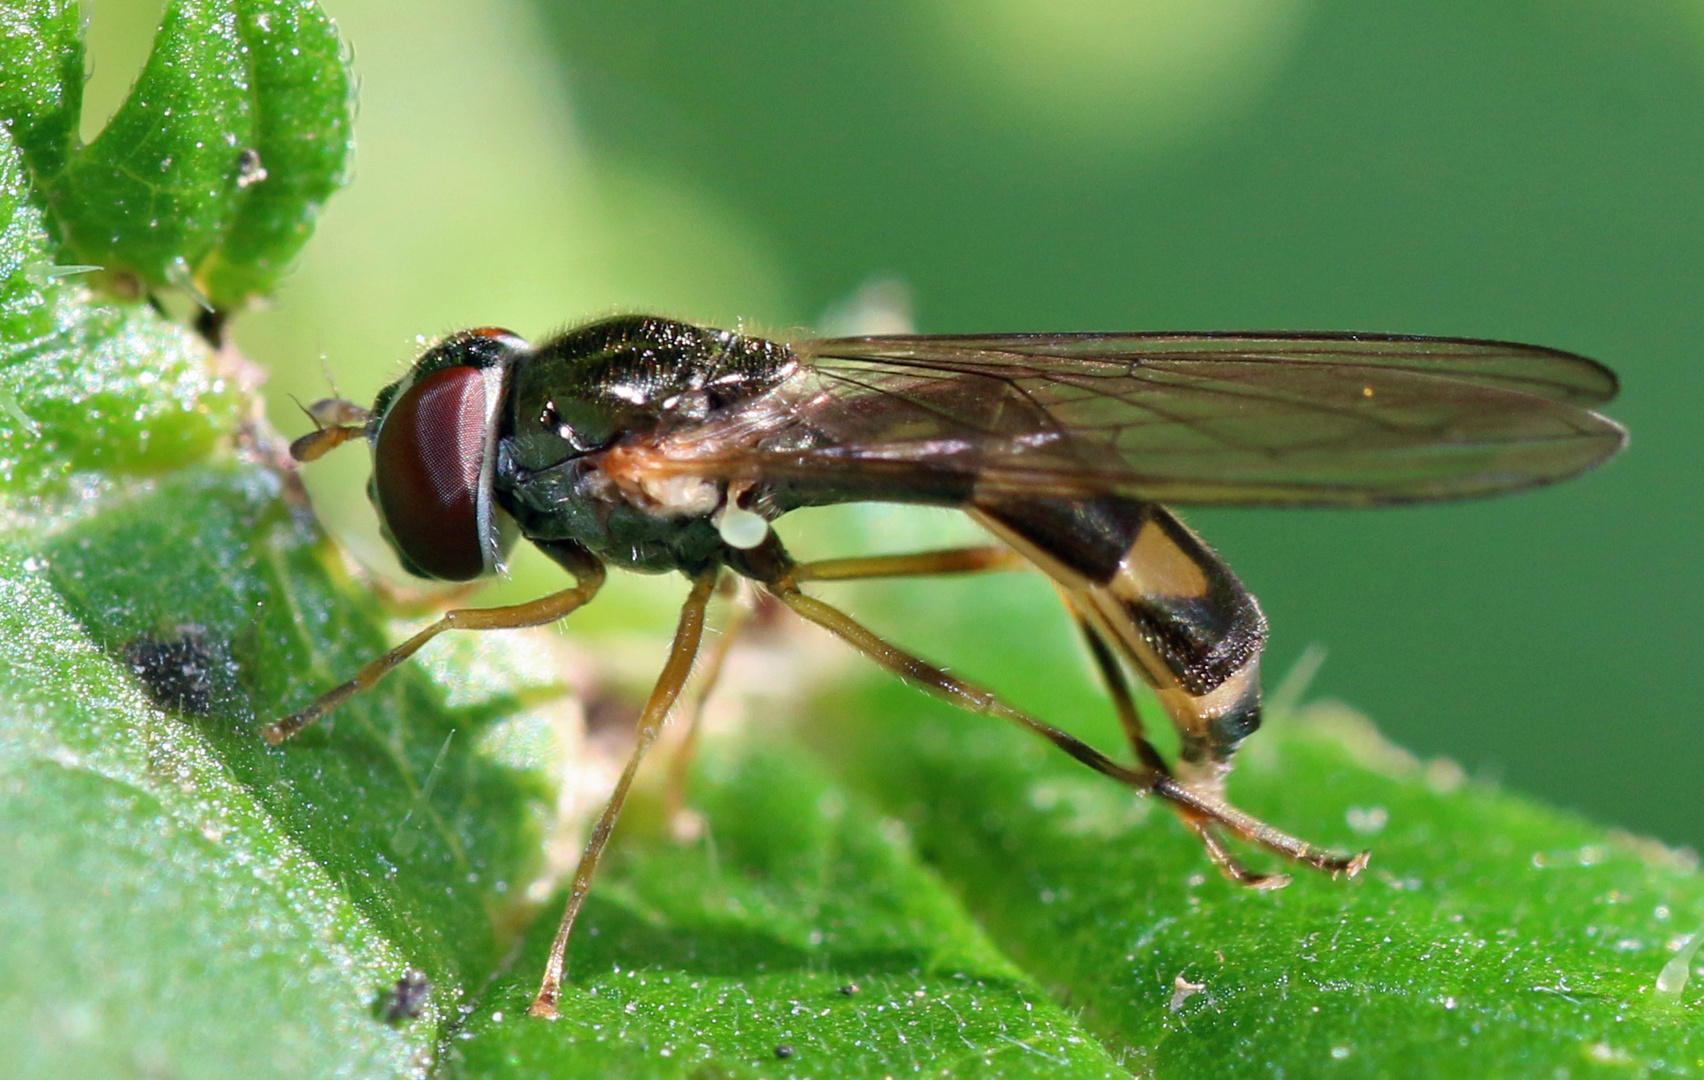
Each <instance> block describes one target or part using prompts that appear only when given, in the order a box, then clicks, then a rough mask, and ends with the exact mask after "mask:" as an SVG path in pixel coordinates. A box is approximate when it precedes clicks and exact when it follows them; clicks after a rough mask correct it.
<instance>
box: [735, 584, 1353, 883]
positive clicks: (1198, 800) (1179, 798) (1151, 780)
mask: <svg viewBox="0 0 1704 1080" xmlns="http://www.w3.org/2000/svg"><path fill="white" fill-rule="evenodd" d="M772 554H780V553H778V552H777V553H772ZM780 558H781V559H783V560H784V558H785V556H784V554H780ZM755 568H756V567H754V569H755ZM770 569H772V573H770V574H767V575H765V576H764V577H763V578H761V579H760V580H762V581H763V584H764V587H765V588H766V589H768V590H769V591H770V592H771V593H773V594H774V595H775V597H776V598H777V599H779V600H780V601H781V602H782V603H783V604H785V605H786V606H787V607H788V608H789V609H791V610H792V611H793V612H795V613H796V614H798V615H801V616H803V617H804V618H805V619H807V620H809V621H811V622H814V623H816V624H817V625H818V626H821V627H822V628H823V629H825V630H828V631H829V632H831V633H833V634H835V635H836V636H837V637H839V638H841V639H842V640H843V641H845V642H847V643H848V644H849V645H851V646H852V647H854V648H856V649H857V650H858V651H859V652H861V653H863V654H864V655H865V656H868V657H869V658H870V659H872V660H874V661H875V662H876V663H878V664H880V665H881V666H883V667H885V668H887V669H888V670H889V671H891V672H893V673H894V674H896V675H898V676H899V677H900V678H902V679H904V680H905V681H907V682H909V683H912V684H913V685H916V686H919V687H921V688H922V689H924V690H927V691H928V692H929V693H931V694H934V695H935V696H936V697H939V698H942V699H944V700H946V701H948V702H951V703H952V704H954V705H957V706H958V707H959V708H961V709H965V710H967V711H969V712H973V713H976V714H978V715H981V716H989V717H994V718H996V719H1000V720H1005V721H1007V722H1009V723H1011V724H1014V725H1016V726H1018V727H1020V728H1023V729H1024V730H1026V731H1029V732H1031V733H1033V734H1035V735H1039V736H1041V737H1042V738H1044V739H1046V740H1047V741H1049V742H1051V743H1052V744H1053V745H1054V746H1057V747H1058V748H1059V749H1061V750H1063V751H1065V752H1066V753H1067V754H1069V755H1071V756H1072V757H1073V758H1075V759H1077V760H1078V761H1080V762H1082V763H1083V764H1084V765H1087V766H1088V767H1089V768H1091V769H1093V770H1095V771H1096V772H1098V773H1101V774H1102V775H1104V776H1108V777H1111V778H1112V779H1114V780H1117V781H1119V782H1120V783H1122V784H1124V785H1126V786H1127V787H1130V788H1132V789H1133V790H1135V791H1138V792H1142V793H1146V792H1150V791H1151V792H1153V793H1154V794H1156V795H1159V796H1160V797H1161V798H1163V799H1165V800H1167V801H1168V802H1170V803H1173V804H1174V805H1176V806H1177V807H1178V808H1179V809H1180V810H1181V811H1185V812H1187V813H1188V814H1190V815H1191V816H1193V817H1198V818H1201V819H1204V820H1207V821H1210V822H1212V823H1214V824H1216V825H1218V826H1220V827H1223V828H1224V829H1225V830H1226V831H1227V832H1229V833H1231V834H1232V835H1235V836H1238V837H1240V838H1242V839H1244V840H1247V841H1249V842H1251V843H1254V844H1257V845H1259V846H1261V847H1264V848H1266V849H1267V850H1269V851H1271V852H1273V853H1275V854H1278V855H1282V856H1283V857H1285V858H1288V859H1292V860H1294V861H1296V862H1300V863H1304V864H1306V865H1308V866H1312V867H1314V868H1316V869H1319V870H1323V871H1326V872H1328V873H1349V874H1354V873H1356V872H1358V871H1359V870H1360V869H1361V867H1362V866H1363V865H1364V864H1365V862H1366V855H1365V853H1362V854H1361V855H1356V856H1345V855H1339V854H1337V853H1336V852H1332V851H1327V850H1324V849H1321V848H1317V847H1314V846H1313V845H1312V844H1309V843H1307V842H1306V841H1303V840H1299V839H1297V838H1296V837H1293V836H1290V835H1288V834H1287V833H1284V832H1281V831H1280V830H1278V829H1275V828H1273V827H1272V826H1270V825H1268V824H1266V823H1265V822H1263V821H1261V820H1259V819H1258V818H1255V817H1253V816H1252V815H1249V814H1246V813H1244V812H1242V811H1241V810H1238V809H1237V808H1236V807H1233V806H1229V805H1227V804H1225V803H1224V802H1222V801H1220V800H1218V799H1216V798H1212V797H1209V796H1206V795H1204V794H1202V793H1200V792H1198V791H1194V790H1192V789H1191V788H1189V787H1188V786H1187V785H1185V784H1183V783H1181V782H1179V781H1178V780H1177V779H1176V778H1174V777H1172V776H1171V775H1170V774H1168V773H1166V772H1164V771H1162V770H1158V769H1155V768H1153V767H1151V766H1148V765H1145V764H1144V765H1137V766H1134V767H1132V766H1128V765H1122V764H1120V763H1118V762H1116V761H1114V760H1112V759H1111V758H1109V757H1107V756H1106V755H1105V754H1103V753H1101V752H1100V751H1099V750H1096V749H1095V748H1094V747H1092V746H1090V745H1088V744H1087V743H1085V742H1083V741H1082V740H1081V739H1078V738H1077V737H1076V736H1074V735H1071V734H1069V733H1067V732H1064V731H1061V730H1060V729H1059V728H1056V727H1054V726H1053V725H1052V724H1049V723H1047V722H1045V721H1043V720H1040V719H1037V718H1036V717H1034V716H1031V715H1030V714H1028V713H1026V712H1024V711H1022V710H1021V709H1018V708H1016V707H1014V706H1012V705H1009V704H1007V703H1006V702H1005V701H1003V700H1001V698H1000V697H998V696H997V695H995V694H993V693H991V692H989V691H988V690H985V689H983V688H982V687H980V686H977V685H975V684H974V683H970V682H967V681H965V680H963V679H960V678H959V677H958V676H956V675H952V674H950V673H948V672H947V671H944V670H942V669H941V668H939V667H937V666H935V665H934V664H931V663H929V662H927V661H925V660H922V659H919V658H918V657H916V656H913V655H912V654H910V653H908V652H906V651H904V650H903V649H900V648H898V647H897V646H894V645H892V644H890V643H888V642H887V641H885V640H883V639H882V638H881V637H879V636H877V635H876V634H874V633H872V632H871V631H870V630H869V629H867V628H865V627H864V626H863V625H862V624H861V623H859V622H858V621H857V620H855V619H853V618H851V617H850V616H848V615H847V614H845V613H844V612H842V611H840V610H839V609H837V608H835V607H833V606H831V605H829V604H826V603H824V602H822V601H821V600H818V599H816V598H815V597H811V596H806V595H805V594H804V593H802V592H800V591H799V588H798V585H797V584H796V583H795V581H794V579H793V577H792V576H791V574H790V573H789V569H788V567H787V566H786V564H785V563H784V562H781V563H780V564H779V565H776V566H773V567H771V568H770ZM1208 850H1209V855H1210V856H1211V855H1212V853H1213V851H1214V850H1215V846H1214V845H1212V844H1209V849H1208ZM1233 865H1234V864H1233ZM1251 877H1255V878H1257V877H1258V875H1251Z"/></svg>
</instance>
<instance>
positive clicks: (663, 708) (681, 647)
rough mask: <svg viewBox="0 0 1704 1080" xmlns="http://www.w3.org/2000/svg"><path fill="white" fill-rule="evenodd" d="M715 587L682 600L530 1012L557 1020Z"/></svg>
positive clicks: (698, 583) (702, 587)
mask: <svg viewBox="0 0 1704 1080" xmlns="http://www.w3.org/2000/svg"><path fill="white" fill-rule="evenodd" d="M715 587H716V571H715V570H711V571H708V572H706V573H703V574H700V575H699V576H698V577H697V578H695V579H693V582H692V592H691V593H689V594H688V595H687V598H686V603H685V604H683V605H681V609H680V623H679V625H678V626H677V627H676V628H675V636H674V644H673V645H671V646H670V647H669V658H668V662H667V663H665V664H664V665H663V673H662V674H661V675H659V676H658V677H657V685H656V686H655V687H654V688H653V689H652V690H651V697H650V700H648V701H646V702H645V711H644V712H642V713H640V714H639V730H638V734H637V736H636V738H635V741H634V744H633V753H632V754H630V755H628V758H627V767H626V768H625V769H623V770H622V771H621V779H619V780H617V781H616V783H615V790H614V791H613V792H611V794H610V797H609V803H608V804H607V805H606V806H605V807H604V811H603V814H602V815H601V816H599V818H598V822H597V824H596V825H594V826H593V827H592V835H591V836H590V837H589V838H588V839H587V840H586V850H585V852H584V853H583V854H581V856H580V865H579V866H578V867H576V868H575V870H574V881H573V884H572V885H571V886H570V887H569V889H568V906H567V907H566V908H565V909H564V910H563V912H562V921H561V922H560V923H558V924H557V927H556V937H555V939H554V940H553V941H551V943H550V957H549V959H548V960H546V961H545V965H544V980H543V981H542V982H541V983H540V984H539V988H538V996H537V997H535V998H533V1003H532V1005H531V1006H530V1007H529V1008H528V1009H527V1014H528V1015H529V1016H538V1017H543V1018H544V1019H546V1020H554V1019H556V1016H557V1013H556V1003H557V1000H558V999H559V998H560V997H561V996H562V976H563V972H564V968H565V966H566V964H567V957H568V935H569V934H570V933H572V932H573V930H574V919H575V917H576V916H578V915H579V914H580V905H581V904H583V903H584V902H585V900H586V893H587V892H588V891H589V890H590V889H591V887H592V875H593V874H595V873H596V872H597V869H598V858H599V857H600V856H601V855H602V854H603V849H604V845H605V844H606V843H608V842H609V834H610V833H611V832H613V831H614V830H615V820H616V818H618V817H620V816H621V807H622V804H624V803H625V802H626V801H627V791H628V789H629V788H631V787H632V786H633V777H634V774H635V773H637V772H638V771H639V763H640V762H641V761H643V760H644V759H645V752H646V751H647V750H649V749H651V744H652V743H654V742H656V741H657V734H658V732H660V731H662V729H663V721H664V720H665V719H667V717H668V715H669V709H670V708H671V707H673V705H674V703H675V699H676V698H678V697H679V696H680V689H681V687H682V686H684V685H686V679H687V676H688V675H691V674H692V661H693V659H694V658H695V657H696V656H697V655H698V646H699V643H700V641H701V640H702V639H703V636H704V609H705V608H706V607H708V606H709V604H710V593H711V590H713V589H714V588H715Z"/></svg>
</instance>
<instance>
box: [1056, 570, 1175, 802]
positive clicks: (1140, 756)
mask: <svg viewBox="0 0 1704 1080" xmlns="http://www.w3.org/2000/svg"><path fill="white" fill-rule="evenodd" d="M1060 596H1061V597H1062V598H1063V599H1064V601H1065V607H1066V608H1067V609H1068V610H1069V611H1070V612H1071V617H1072V618H1074V619H1076V620H1077V628H1078V629H1079V630H1081V631H1082V632H1083V640H1085V641H1087V642H1088V645H1089V655H1090V656H1092V657H1094V661H1095V667H1096V668H1098V669H1100V673H1101V681H1103V682H1105V683H1106V691H1107V693H1108V694H1111V695H1112V706H1113V708H1114V709H1115V710H1117V712H1118V722H1119V725H1120V726H1122V727H1123V728H1124V737H1125V738H1126V739H1128V740H1129V741H1130V749H1131V750H1134V751H1135V752H1136V760H1138V761H1140V762H1141V763H1142V764H1144V765H1146V766H1147V767H1148V768H1150V769H1153V770H1154V771H1155V772H1160V773H1165V774H1167V775H1170V774H1171V767H1170V766H1168V765H1167V764H1166V762H1165V759H1164V758H1162V757H1161V756H1160V752H1159V751H1158V750H1155V749H1154V744H1153V743H1151V742H1149V741H1148V735H1147V731H1146V729H1145V728H1144V727H1143V725H1142V713H1141V711H1140V710H1139V709H1137V708H1136V698H1135V696H1134V695H1133V694H1131V693H1130V683H1129V681H1128V680H1126V679H1125V678H1124V669H1123V668H1121V667H1119V666H1118V657H1117V656H1115V655H1114V654H1113V651H1112V647H1111V646H1109V645H1108V644H1107V643H1106V638H1105V637H1103V636H1102V635H1101V632H1100V631H1099V630H1096V629H1095V628H1094V625H1093V624H1092V623H1090V622H1089V620H1088V619H1086V618H1084V617H1083V611H1082V609H1081V608H1079V607H1078V606H1077V605H1076V604H1075V603H1073V602H1072V601H1071V598H1070V596H1068V595H1066V594H1065V593H1063V592H1062V593H1061V594H1060Z"/></svg>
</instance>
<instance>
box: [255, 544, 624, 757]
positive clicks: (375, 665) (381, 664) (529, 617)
mask: <svg viewBox="0 0 1704 1080" xmlns="http://www.w3.org/2000/svg"><path fill="white" fill-rule="evenodd" d="M570 572H571V573H573V575H574V586H573V588H569V589H563V590H562V591H561V592H556V593H551V594H550V595H549V596H545V597H541V598H539V599H537V600H533V601H530V602H528V603H525V604H513V605H510V606H508V607H494V608H457V609H455V610H453V611H446V612H445V613H444V616H443V618H441V619H439V620H438V621H437V622H435V623H433V624H432V625H430V626H428V627H427V628H426V629H424V630H422V631H420V632H419V633H418V634H415V635H414V636H413V637H411V638H409V639H408V640H407V641H405V642H403V643H402V644H401V645H398V646H397V647H396V648H394V649H392V650H390V651H389V652H387V653H385V654H384V655H383V656H381V657H379V658H378V659H376V660H373V661H372V662H370V663H368V664H367V665H366V666H365V667H363V668H362V669H361V670H360V671H358V672H356V673H355V677H354V678H353V679H350V680H349V681H348V682H346V683H344V684H343V685H341V686H338V687H336V688H334V689H332V690H329V691H327V692H326V693H324V694H321V695H320V697H319V698H318V700H316V701H315V702H314V703H313V704H312V705H309V706H308V707H307V708H305V709H303V710H302V711H301V712H297V713H292V714H291V715H289V716H286V717H284V718H283V719H282V720H277V721H274V722H273V723H271V724H268V725H267V726H266V727H265V728H263V729H261V734H262V735H264V736H265V737H266V741H267V742H269V743H271V744H272V745H273V746H277V745H278V744H280V743H282V742H283V741H284V740H285V739H288V738H289V737H290V736H292V735H294V734H296V733H297V732H298V731H301V730H302V729H303V728H305V727H307V726H308V725H309V724H312V723H313V722H314V721H316V720H318V719H319V718H320V717H322V716H324V715H325V714H326V713H328V712H330V711H331V710H332V709H335V708H336V707H337V706H339V705H341V704H343V703H344V702H345V701H348V700H349V699H350V698H352V697H354V696H355V695H356V694H359V693H360V692H361V691H363V690H366V689H369V688H371V687H372V686H373V685H374V684H375V683H377V682H378V681H379V680H380V679H382V678H384V677H385V676H386V675H387V674H389V673H390V672H391V671H392V670H393V669H395V668H396V667H398V666H399V665H400V664H401V663H402V662H403V661H404V660H407V659H408V658H409V657H411V656H413V655H414V654H415V653H416V652H418V651H419V650H420V647H421V646H422V645H424V644H426V643H427V642H428V641H431V640H432V639H433V638H435V637H437V636H438V635H439V634H441V633H443V632H444V631H446V630H514V629H520V628H522V627H528V626H543V625H545V624H547V623H553V622H555V621H557V620H558V619H561V618H564V617H566V616H568V615H569V614H571V613H573V612H574V611H575V610H577V609H579V608H581V607H584V606H585V605H586V604H587V603H588V602H590V601H591V599H592V597H594V596H596V595H597V593H598V590H599V589H600V588H602V587H603V583H604V568H603V564H602V563H600V562H597V561H595V560H592V559H590V558H587V559H585V560H584V561H583V562H581V563H579V564H578V565H575V566H573V567H572V568H571V571H570Z"/></svg>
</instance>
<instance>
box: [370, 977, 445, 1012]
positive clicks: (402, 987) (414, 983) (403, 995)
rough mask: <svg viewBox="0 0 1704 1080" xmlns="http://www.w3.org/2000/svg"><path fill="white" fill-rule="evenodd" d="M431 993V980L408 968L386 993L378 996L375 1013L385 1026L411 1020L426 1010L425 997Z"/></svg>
mask: <svg viewBox="0 0 1704 1080" xmlns="http://www.w3.org/2000/svg"><path fill="white" fill-rule="evenodd" d="M431 993H432V980H430V979H428V978H427V977H426V973H425V972H423V971H419V970H417V969H415V968H409V969H408V970H406V971H404V972H403V973H402V978H400V979H398V980H397V981H396V982H395V984H393V985H392V986H391V988H390V990H389V992H387V993H382V994H380V995H379V1000H378V1003H377V1008H376V1010H375V1011H376V1012H377V1013H378V1014H379V1016H380V1018H381V1019H383V1020H384V1022H385V1023H387V1024H401V1023H402V1022H403V1021H405V1020H413V1019H414V1018H415V1017H417V1016H419V1015H420V1013H421V1011H422V1010H423V1009H425V1008H426V997H427V995H429V994H431Z"/></svg>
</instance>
